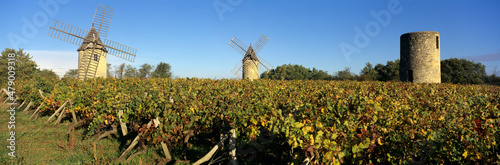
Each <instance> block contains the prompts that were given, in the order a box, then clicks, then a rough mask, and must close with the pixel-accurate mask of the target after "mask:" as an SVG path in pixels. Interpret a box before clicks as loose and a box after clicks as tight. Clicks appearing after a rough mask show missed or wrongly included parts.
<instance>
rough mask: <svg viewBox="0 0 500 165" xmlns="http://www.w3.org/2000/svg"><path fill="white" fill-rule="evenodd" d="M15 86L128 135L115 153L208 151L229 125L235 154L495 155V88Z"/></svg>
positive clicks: (381, 159)
mask: <svg viewBox="0 0 500 165" xmlns="http://www.w3.org/2000/svg"><path fill="white" fill-rule="evenodd" d="M15 90H16V93H15V94H16V96H18V99H17V102H18V103H19V104H21V103H23V104H28V105H29V108H28V109H27V110H25V111H27V112H29V113H26V115H30V116H31V118H32V120H37V118H38V117H39V116H51V117H50V118H49V119H48V120H47V123H49V122H50V123H53V122H54V121H55V122H56V123H59V122H72V123H73V125H72V127H71V129H70V130H68V133H69V132H71V131H73V130H74V129H85V130H86V132H87V133H86V135H87V136H88V138H90V137H98V139H101V138H112V136H109V135H110V134H117V135H118V136H120V137H125V136H126V137H132V139H134V141H132V139H130V140H131V141H132V142H130V143H127V144H125V146H123V147H124V149H123V150H121V152H122V153H123V154H122V157H120V158H117V160H120V159H123V158H124V157H127V156H129V155H132V154H133V153H130V151H131V149H132V148H139V147H149V146H163V152H164V154H165V157H166V158H167V159H173V157H175V158H181V157H182V155H170V153H169V151H171V150H183V149H185V148H191V147H193V146H198V145H207V144H196V143H193V141H190V139H192V138H193V137H197V136H198V137H199V136H202V137H207V138H209V139H212V140H213V141H212V142H213V143H210V144H209V145H210V148H212V147H213V146H214V144H216V143H217V142H219V141H220V140H225V139H226V138H228V139H229V138H230V136H231V134H230V132H231V130H234V131H235V133H234V134H233V136H234V135H235V137H236V141H235V142H234V145H236V148H238V149H237V151H236V153H237V154H236V158H237V161H238V162H240V163H242V162H247V163H249V164H252V162H254V160H255V161H257V159H258V158H259V157H263V156H264V157H274V158H275V159H277V160H281V161H283V162H294V163H295V164H300V163H301V162H303V161H310V164H370V163H373V164H385V163H391V164H403V163H404V164H406V163H419V162H421V163H424V164H438V163H439V164H443V163H444V164H463V163H475V162H479V163H481V164H495V163H496V164H498V163H500V151H499V150H500V147H499V145H500V144H499V143H500V87H498V86H486V85H483V86H479V85H454V84H412V83H401V82H356V81H275V80H256V81H245V80H239V81H238V80H225V79H223V80H210V79H174V80H172V79H113V78H109V79H100V78H97V79H93V80H86V81H79V80H75V79H67V78H63V79H61V80H53V79H44V78H38V79H36V80H29V81H18V82H16V86H15ZM5 96H6V95H5V94H2V97H5ZM29 103H31V104H29ZM128 135H133V136H128ZM226 135H227V136H226ZM233 138H234V137H233ZM96 141H98V140H96ZM134 143H135V144H134ZM136 144H137V145H136ZM226 144H227V143H226ZM97 145H98V144H97ZM218 146H221V145H218ZM222 146H224V147H227V146H226V145H222ZM228 146H230V145H228ZM265 146H280V147H276V148H275V149H274V148H268V149H267V150H263V149H262V148H264V147H265ZM249 149H250V150H249ZM269 150H271V151H272V152H268V151H269ZM209 151H210V150H206V151H204V152H205V153H209ZM250 151H251V152H250ZM224 152H225V151H224ZM198 159H199V158H198ZM190 161H191V162H195V161H197V160H190ZM224 161H225V162H228V161H229V157H227V158H226V159H225V160H224Z"/></svg>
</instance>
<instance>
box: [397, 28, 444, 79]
mask: <svg viewBox="0 0 500 165" xmlns="http://www.w3.org/2000/svg"><path fill="white" fill-rule="evenodd" d="M400 39H401V40H400V44H401V45H400V56H401V57H400V59H401V61H400V64H399V78H400V80H401V81H403V82H408V81H409V82H414V83H441V57H440V56H441V55H440V54H441V53H440V44H439V33H438V32H434V31H422V32H412V33H405V34H403V35H401V38H400Z"/></svg>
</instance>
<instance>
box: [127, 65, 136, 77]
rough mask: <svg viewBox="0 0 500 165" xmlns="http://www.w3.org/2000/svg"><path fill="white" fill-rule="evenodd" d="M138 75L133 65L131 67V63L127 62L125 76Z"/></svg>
mask: <svg viewBox="0 0 500 165" xmlns="http://www.w3.org/2000/svg"><path fill="white" fill-rule="evenodd" d="M137 75H138V72H137V69H136V68H135V67H133V66H132V65H130V64H128V65H127V66H126V67H125V74H124V76H125V78H133V77H137Z"/></svg>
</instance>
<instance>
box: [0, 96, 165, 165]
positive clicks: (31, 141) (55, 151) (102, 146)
mask: <svg viewBox="0 0 500 165" xmlns="http://www.w3.org/2000/svg"><path fill="white" fill-rule="evenodd" d="M2 102H3V101H2ZM8 108H9V107H8V105H5V104H1V105H0V110H1V111H0V123H2V124H3V125H2V126H0V132H1V133H0V139H2V140H1V142H0V146H2V147H1V149H0V164H121V163H118V162H116V161H115V160H116V159H117V158H118V157H119V156H120V154H121V153H122V152H123V151H124V150H125V149H124V148H123V146H121V143H122V142H120V140H119V139H118V138H105V139H102V140H100V141H99V142H98V143H97V144H96V145H93V141H94V140H95V139H96V138H97V137H91V138H85V137H86V136H85V135H84V131H85V129H78V130H76V131H74V133H73V135H68V134H66V131H67V130H68V128H69V126H70V125H71V121H70V120H63V122H62V123H60V124H58V125H54V123H53V122H54V121H53V122H50V123H49V124H45V121H47V119H48V118H49V116H43V117H41V118H38V119H37V120H34V121H29V117H30V115H27V114H22V113H21V112H22V110H23V109H24V107H21V108H19V109H18V110H16V115H15V117H16V118H15V122H16V123H15V125H16V127H15V129H12V130H13V131H15V138H16V140H15V143H16V144H15V147H16V149H15V156H16V157H15V158H13V157H11V156H8V153H9V152H10V150H9V149H8V148H7V147H6V146H8V145H9V142H8V141H7V140H4V139H8V138H9V132H10V131H11V130H9V128H8V127H7V125H8V122H9V120H10V119H9V118H10V115H9V112H7V110H8ZM159 149H161V148H149V149H148V152H147V153H146V154H142V155H139V156H137V157H135V158H134V159H132V160H131V161H130V162H128V163H125V164H156V163H155V161H156V160H157V159H160V158H161V157H160V156H159V155H160V154H159V153H158V152H159V151H160V150H159ZM134 152H136V151H132V153H134Z"/></svg>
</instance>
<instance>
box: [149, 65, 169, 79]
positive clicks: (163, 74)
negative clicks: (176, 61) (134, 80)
mask: <svg viewBox="0 0 500 165" xmlns="http://www.w3.org/2000/svg"><path fill="white" fill-rule="evenodd" d="M152 76H153V77H154V78H170V77H172V72H170V65H169V64H168V63H164V62H160V63H159V64H158V65H156V69H155V71H154V72H153V74H152Z"/></svg>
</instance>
